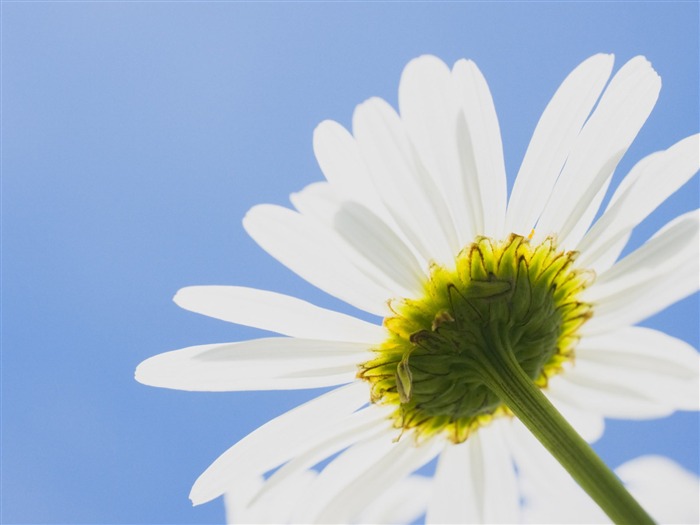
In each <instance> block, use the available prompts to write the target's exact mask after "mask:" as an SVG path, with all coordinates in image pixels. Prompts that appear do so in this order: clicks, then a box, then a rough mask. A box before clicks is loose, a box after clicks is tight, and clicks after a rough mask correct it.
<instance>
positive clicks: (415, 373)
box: [358, 234, 593, 443]
mask: <svg viewBox="0 0 700 525" xmlns="http://www.w3.org/2000/svg"><path fill="white" fill-rule="evenodd" d="M575 256H576V253H575V252H563V251H559V250H557V248H556V243H555V241H554V239H553V238H551V237H550V238H547V239H546V240H545V241H544V242H542V243H541V244H538V245H533V244H531V242H530V241H529V240H528V239H526V238H524V237H522V236H520V235H515V234H511V236H510V237H509V238H508V239H507V240H505V241H494V240H491V239H488V238H485V237H479V238H477V239H476V241H475V242H474V243H473V244H471V245H470V246H467V247H465V248H464V249H463V250H462V251H461V252H460V253H459V254H458V255H457V258H456V265H455V269H454V270H448V269H446V268H444V267H442V266H439V265H437V264H432V265H431V267H430V275H429V277H428V279H427V280H426V283H425V286H424V293H423V297H421V298H419V299H401V300H392V301H391V303H390V307H391V309H392V311H393V312H394V314H395V315H394V316H392V317H387V318H386V319H384V326H385V327H386V328H387V329H388V331H389V334H390V335H389V337H388V339H387V340H386V341H384V342H383V343H382V344H381V345H380V346H378V347H377V348H374V349H373V350H374V352H375V354H376V357H375V358H374V359H372V360H370V361H368V362H366V363H364V364H362V365H361V366H360V371H359V373H358V376H359V377H360V378H362V379H364V380H366V381H368V382H369V383H370V384H371V398H372V402H375V403H382V404H388V405H396V407H397V408H396V410H395V411H394V413H393V419H394V425H395V426H396V427H397V428H401V429H402V432H403V431H406V430H410V429H414V430H415V432H416V435H417V436H420V437H429V436H432V435H434V434H436V433H439V432H445V433H446V434H447V436H448V437H449V438H450V439H451V440H452V441H454V442H455V443H461V442H462V441H464V440H466V439H467V437H468V436H469V434H470V433H471V432H472V431H473V430H474V429H475V428H477V427H478V426H480V425H482V424H485V423H487V422H488V421H490V420H491V419H492V418H493V417H495V416H498V415H504V414H508V413H509V411H508V409H507V408H506V407H505V405H504V404H503V403H502V402H501V400H500V399H499V397H498V396H496V395H495V394H494V393H493V392H492V391H491V389H490V388H489V387H488V386H487V384H486V383H487V382H486V381H484V370H485V367H488V366H490V365H489V363H490V362H491V360H492V356H493V354H494V352H501V353H504V352H505V353H511V354H512V355H513V356H514V357H515V359H516V360H517V362H518V364H519V365H520V367H522V369H523V370H524V371H525V373H526V374H527V375H528V376H530V378H531V379H533V380H534V381H535V383H536V384H537V385H538V386H539V387H541V388H543V387H545V386H546V385H547V380H548V378H549V377H551V376H552V375H554V374H557V373H559V372H560V371H561V370H562V364H563V363H564V362H566V361H568V360H571V359H573V355H574V346H575V344H576V341H577V331H578V329H579V327H580V326H581V325H582V324H583V323H584V322H585V321H586V320H587V319H588V318H590V316H591V315H592V309H591V305H590V304H587V303H584V302H581V301H579V300H578V299H577V297H578V296H579V295H580V292H581V291H582V290H583V289H584V288H585V287H586V286H588V285H589V284H590V283H591V281H592V278H593V274H592V273H591V272H589V271H584V270H578V269H574V268H573V267H572V266H573V261H574V258H575Z"/></svg>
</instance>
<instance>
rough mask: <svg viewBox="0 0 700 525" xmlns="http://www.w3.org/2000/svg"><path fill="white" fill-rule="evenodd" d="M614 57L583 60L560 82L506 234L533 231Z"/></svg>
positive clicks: (523, 169) (519, 180) (523, 171)
mask: <svg viewBox="0 0 700 525" xmlns="http://www.w3.org/2000/svg"><path fill="white" fill-rule="evenodd" d="M613 62H614V59H613V56H612V55H604V54H598V55H595V56H592V57H591V58H589V59H588V60H585V61H584V62H583V63H582V64H581V65H579V66H578V67H577V68H576V69H574V70H573V71H572V72H571V73H570V74H569V76H568V77H566V79H565V80H564V82H563V83H562V84H561V86H560V87H559V89H558V90H557V92H556V93H555V94H554V96H553V97H552V100H551V101H550V102H549V104H547V107H546V108H545V110H544V113H542V117H541V118H540V120H539V122H538V123H537V128H535V132H534V134H533V135H532V140H531V141H530V145H529V146H528V148H527V152H526V153H525V158H524V159H523V163H522V165H521V166H520V171H519V172H518V176H517V177H516V179H515V185H514V186H513V192H512V193H511V196H510V201H509V202H508V215H507V224H506V230H507V231H508V232H515V233H520V234H521V235H528V234H529V233H530V231H531V230H532V228H534V227H535V223H536V222H537V219H538V217H539V216H540V214H541V213H542V210H543V209H544V206H545V204H546V202H547V199H548V198H549V196H550V194H551V192H552V188H553V187H554V184H555V182H556V180H557V177H558V176H559V174H560V172H561V170H562V167H563V166H564V163H565V162H566V158H567V156H568V155H569V153H570V152H571V150H572V148H573V145H574V143H575V141H576V138H577V137H578V135H579V133H580V131H581V128H582V127H583V125H584V123H585V121H586V119H587V118H588V115H589V114H590V112H591V110H592V109H593V106H594V104H595V103H596V101H597V100H598V97H599V96H600V93H601V91H602V90H603V87H605V83H606V82H607V81H608V78H609V77H610V72H611V70H612V66H613Z"/></svg>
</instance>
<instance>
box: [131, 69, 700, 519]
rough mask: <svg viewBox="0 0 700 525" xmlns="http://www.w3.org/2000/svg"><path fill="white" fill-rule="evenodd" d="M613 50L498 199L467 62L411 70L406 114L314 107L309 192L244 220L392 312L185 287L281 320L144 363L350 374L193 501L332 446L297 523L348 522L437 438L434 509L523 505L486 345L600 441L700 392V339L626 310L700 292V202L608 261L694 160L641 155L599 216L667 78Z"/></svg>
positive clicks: (561, 96)
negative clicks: (319, 115) (624, 423)
mask: <svg viewBox="0 0 700 525" xmlns="http://www.w3.org/2000/svg"><path fill="white" fill-rule="evenodd" d="M612 66H613V58H612V56H610V55H596V56H594V57H591V58H590V59H588V60H586V61H585V62H583V63H582V64H581V65H580V66H578V67H577V68H576V69H575V70H574V71H573V72H572V73H571V74H570V75H569V76H568V77H567V78H566V80H565V81H564V83H563V84H562V85H561V87H560V88H559V89H558V91H557V92H556V94H555V95H554V97H553V98H552V100H551V102H550V103H549V104H548V106H547V108H546V109H545V111H544V113H543V115H542V117H541V119H540V121H539V123H538V125H537V128H536V130H535V132H534V135H533V138H532V140H531V142H530V145H529V147H528V150H527V152H526V154H525V158H524V160H523V163H522V165H521V168H520V171H519V173H518V176H517V178H516V180H515V184H514V187H513V190H512V192H511V195H510V198H509V199H507V195H506V193H507V192H506V178H505V167H504V161H503V153H502V146H501V137H500V131H499V126H498V121H497V118H496V113H495V109H494V105H493V102H492V99H491V95H490V93H489V90H488V87H487V85H486V82H485V80H484V78H483V76H482V75H481V73H480V71H479V70H478V68H477V67H476V65H475V64H474V63H473V62H469V61H465V60H460V61H458V62H457V63H456V64H455V66H454V67H453V68H452V69H449V68H448V67H447V66H446V65H445V64H444V63H442V62H441V61H440V60H438V59H437V58H435V57H431V56H424V57H420V58H418V59H416V60H414V61H412V62H411V63H409V65H408V66H407V67H406V69H405V71H404V73H403V76H402V79H401V84H400V89H399V108H400V116H399V114H397V113H396V112H395V111H394V110H393V109H392V108H391V107H390V106H389V105H388V104H387V103H386V102H384V101H382V100H380V99H370V100H368V101H366V102H364V103H363V104H361V105H360V106H358V108H357V109H356V111H355V114H354V116H353V133H352V134H350V133H349V132H348V131H346V130H345V129H344V128H343V127H342V126H340V125H339V124H337V123H334V122H330V121H326V122H323V123H321V124H320V125H319V126H318V128H317V129H316V131H315V134H314V149H315V153H316V157H317V159H318V161H319V164H320V166H321V169H322V171H323V173H324V175H325V177H326V179H327V181H326V182H322V183H316V184H312V185H310V186H308V187H307V188H305V189H304V190H302V191H301V192H299V193H297V194H294V195H292V197H291V200H292V203H293V204H294V207H295V208H296V211H294V210H290V209H287V208H284V207H281V206H272V205H261V206H256V207H254V208H253V209H252V210H251V211H250V212H249V213H248V215H247V216H246V217H245V219H244V227H245V228H246V230H247V231H248V233H249V234H250V235H251V236H252V237H253V238H254V239H255V240H256V241H257V242H258V244H259V245H260V246H261V247H262V248H263V249H265V250H266V251H267V252H269V253H270V254H271V255H272V256H273V257H275V258H276V259H278V260H279V261H280V262H282V263H283V264H284V265H285V266H287V267H288V268H289V269H291V270H292V271H294V272H296V273H297V274H298V275H300V276H301V277H303V278H304V279H306V280H307V281H309V282H310V283H312V284H314V285H316V286H317V287H319V288H320V289H322V290H324V291H326V292H328V293H329V294H331V295H333V296H335V297H337V298H340V299H342V300H343V301H345V302H347V303H348V304H350V305H352V306H355V307H357V308H359V309H361V310H364V311H365V312H368V313H370V314H375V315H377V316H379V317H381V318H382V319H383V320H384V321H383V323H382V324H381V325H380V324H377V323H371V322H367V321H363V320H360V319H358V318H355V317H351V316H349V315H346V314H341V313H337V312H333V311H330V310H326V309H323V308H319V307H317V306H314V305H312V304H310V303H307V302H305V301H302V300H300V299H296V298H293V297H289V296H284V295H280V294H277V293H274V292H271V291H262V290H254V289H249V288H242V287H225V286H207V287H192V288H185V289H183V290H181V291H180V292H178V294H177V296H176V297H175V301H176V302H177V304H179V305H180V306H182V307H183V308H186V309H188V310H192V311H195V312H198V313H202V314H205V315H209V316H212V317H216V318H219V319H223V320H226V321H230V322H234V323H238V324H243V325H248V326H252V327H257V328H262V329H265V330H269V331H272V332H276V333H278V334H280V335H282V336H285V337H273V338H264V339H257V340H253V341H246V342H241V343H226V344H214V345H204V346H197V347H191V348H186V349H183V350H178V351H174V352H168V353H165V354H161V355H159V356H155V357H153V358H151V359H149V360H147V361H145V362H143V363H142V364H141V365H139V367H138V369H137V372H136V377H137V379H138V380H139V381H141V382H143V383H146V384H151V385H155V386H162V387H168V388H178V389H185V390H252V389H256V390H265V389H294V388H314V387H326V386H334V385H343V384H347V385H346V386H341V387H339V388H337V389H334V390H332V391H330V392H328V393H326V394H323V395H321V396H319V397H318V398H316V399H314V400H312V401H310V402H309V403H307V404H305V405H302V406H300V407H298V408H296V409H294V410H292V411H290V412H288V413H287V414H284V415H282V416H280V417H278V418H276V419H274V420H272V421H270V422H269V423H267V424H266V425H264V426H262V427H261V428H259V429H258V430H256V431H255V432H253V433H252V434H250V435H249V436H248V437H246V438H245V439H243V440H242V441H240V442H239V443H237V444H236V445H234V446H233V447H232V448H231V449H229V450H228V451H227V452H226V453H224V454H223V455H222V456H221V457H220V458H219V459H218V460H217V461H216V462H215V463H214V464H213V465H212V466H211V467H209V469H207V471H206V472H205V473H204V474H202V476H201V477H200V478H199V479H198V480H197V482H196V484H195V486H194V488H193V490H192V494H191V498H192V499H193V501H194V502H195V503H202V502H205V501H208V500H211V499H213V498H215V497H217V496H219V495H221V494H222V493H224V492H225V491H227V488H228V487H230V486H233V485H234V482H235V478H236V477H237V476H253V477H255V476H259V475H262V474H263V473H265V472H267V471H269V470H271V469H274V468H276V467H280V465H282V466H281V467H280V468H279V469H278V470H277V471H276V472H275V473H274V474H272V476H271V477H270V478H269V479H268V480H267V482H266V483H265V485H264V488H263V489H261V490H262V493H264V492H265V491H269V490H273V489H274V487H275V486H277V485H278V484H280V483H283V482H284V480H285V479H288V478H289V477H290V476H291V477H293V476H295V475H297V474H298V473H299V472H302V471H305V470H307V469H309V468H310V467H312V466H313V465H315V464H316V463H318V462H319V461H321V460H323V459H325V458H329V457H331V456H333V455H334V454H336V453H339V452H340V455H338V457H336V458H335V459H333V460H332V461H331V462H330V463H329V464H328V465H327V466H326V468H325V469H323V471H322V472H321V473H320V474H318V475H317V476H315V477H314V479H313V480H312V482H311V483H310V484H309V486H308V490H306V491H305V493H304V495H303V496H302V497H300V498H299V501H298V502H297V505H296V507H295V508H294V509H292V510H291V511H290V514H289V520H290V521H300V522H326V521H333V522H338V521H349V520H352V519H355V518H357V509H361V508H364V506H365V505H367V504H369V503H371V502H372V501H375V500H376V499H377V498H379V497H380V496H381V494H382V493H383V491H384V490H385V488H386V487H387V486H391V485H392V484H394V483H395V482H397V480H400V479H403V478H404V477H406V476H408V475H409V474H410V473H411V472H413V471H414V470H416V469H417V468H419V467H421V466H422V465H424V464H425V463H427V462H428V461H430V460H431V459H432V458H434V457H435V456H439V460H438V466H437V471H436V475H435V480H434V483H433V491H432V496H431V498H430V501H429V503H428V514H427V516H428V518H427V519H428V521H429V522H435V523H446V522H474V521H504V522H517V521H519V520H520V519H521V515H520V505H519V501H520V493H519V490H520V489H519V482H518V479H519V478H518V475H516V471H515V469H514V468H513V463H514V461H515V462H516V464H517V466H518V473H523V472H524V471H525V470H527V469H528V468H530V467H531V466H528V465H527V463H526V462H524V461H522V460H521V458H522V457H523V456H522V455H520V454H517V453H516V452H515V451H516V450H517V449H518V447H522V446H525V445H524V443H529V441H527V440H520V439H517V438H516V437H517V435H518V432H517V430H515V429H516V428H518V425H519V423H518V422H517V421H516V420H512V419H511V418H510V417H508V415H509V413H510V412H509V410H508V409H507V408H506V407H504V406H503V404H502V403H501V402H500V401H499V398H498V397H496V396H494V395H493V391H494V390H493V388H492V387H493V384H492V383H489V382H488V381H487V382H484V375H488V374H489V373H490V370H491V368H490V366H491V365H490V359H491V357H492V356H493V355H495V354H494V352H491V351H490V350H493V349H494V348H495V349H498V350H499V352H495V353H496V354H498V353H502V354H503V355H507V356H514V358H515V360H516V361H517V363H518V366H519V367H521V368H522V369H523V370H524V371H525V373H526V375H527V376H528V377H529V378H530V379H532V380H534V381H535V382H536V383H537V384H538V385H539V387H540V388H542V389H543V391H544V392H545V395H546V396H547V397H548V398H549V399H550V400H551V401H552V403H553V404H554V405H555V406H557V407H558V408H559V410H560V411H561V412H562V413H564V415H565V416H567V418H568V419H569V420H570V421H571V423H572V424H573V425H574V426H575V427H576V428H577V429H578V430H579V432H581V433H582V434H583V435H584V436H585V437H586V438H587V439H589V440H595V439H596V438H597V437H598V436H599V435H600V433H601V432H602V428H603V418H604V417H622V418H647V417H659V416H663V415H666V414H669V413H671V412H673V411H674V410H679V409H684V410H697V409H698V399H697V395H696V394H697V381H698V354H697V352H696V351H695V350H694V349H693V348H692V347H690V346H689V345H687V344H686V343H683V342H681V341H679V340H678V339H675V338H673V337H671V336H669V335H666V334H663V333H661V332H658V331H655V330H651V329H648V328H641V327H636V326H633V325H634V324H635V323H637V322H638V321H640V320H642V319H644V318H645V317H647V316H649V315H651V314H653V313H655V312H657V311H659V310H661V309H663V308H665V307H666V306H668V305H670V304H672V303H673V302H675V301H677V300H679V299H681V298H683V297H685V296H687V295H689V294H692V293H694V292H695V291H697V289H698V253H697V247H698V213H697V211H694V212H691V213H688V214H685V215H682V216H680V217H678V218H677V219H675V220H674V221H672V222H671V223H669V224H668V225H667V226H666V227H664V228H663V229H662V230H661V231H659V232H658V233H657V234H656V235H655V236H654V237H652V238H651V239H650V240H649V241H647V242H646V243H645V244H644V245H643V246H642V247H641V248H639V249H638V250H636V251H635V252H633V253H632V254H630V255H628V256H626V257H625V258H623V259H621V260H619V261H618V258H619V257H620V254H621V253H622V250H623V248H624V247H625V245H626V243H627V241H628V239H629V237H630V234H631V231H632V229H633V228H634V227H635V226H636V225H637V224H638V223H639V222H641V221H642V220H643V219H644V218H645V217H646V216H647V215H648V214H650V213H651V212H652V211H653V210H654V209H655V208H656V207H657V206H658V205H659V204H660V203H661V202H663V200H665V199H666V198H667V197H668V196H669V195H670V194H672V193H673V192H675V191H676V190H677V189H678V188H680V187H681V186H682V185H683V184H684V183H685V182H686V181H687V180H689V179H690V178H691V177H692V176H693V175H694V174H695V172H696V171H697V170H698V148H699V141H698V135H694V136H691V137H688V138H686V139H683V140H681V141H679V142H678V143H676V144H674V145H672V146H671V147H670V148H668V149H667V150H665V151H661V152H658V153H655V154H653V155H650V156H649V157H646V158H644V159H642V160H641V161H640V162H639V163H637V164H636V165H635V166H634V168H633V169H632V171H631V172H630V173H629V174H628V175H627V177H626V178H625V179H624V181H623V182H622V183H621V184H620V186H619V187H618V188H617V189H616V190H615V192H614V193H613V195H612V198H611V199H610V201H609V203H608V205H607V207H606V208H605V209H604V210H603V211H602V214H601V215H600V217H599V218H598V219H597V220H596V221H595V222H594V219H595V218H596V216H597V215H598V213H599V210H600V207H601V203H602V202H603V199H604V197H605V195H606V192H607V190H608V186H609V184H610V181H611V178H612V175H613V172H614V170H615V168H616V166H617V164H618V162H619V160H620V158H621V157H622V156H623V155H624V153H625V152H626V150H627V149H628V147H629V146H630V144H631V143H632V141H633V140H634V138H635V136H636V134H637V133H638V131H639V129H640V128H641V126H642V125H643V123H644V121H645V120H646V118H647V116H648V114H649V113H650V111H651V109H652V108H653V106H654V104H655V102H656V99H657V96H658V93H659V90H660V85H661V83H660V79H659V77H658V75H657V74H656V73H655V72H654V70H653V69H652V68H651V66H650V64H649V63H648V62H647V61H646V60H645V59H644V58H642V57H637V58H634V59H632V60H631V61H629V62H628V63H626V64H625V65H624V66H623V67H622V68H621V69H620V70H619V71H618V72H617V73H616V74H615V75H614V77H613V78H612V79H611V80H610V81H609V78H610V74H611V71H612ZM608 81H609V82H608ZM501 349H502V350H503V352H500V350H501ZM479 367H480V368H479ZM475 370H477V371H479V374H480V375H474V371H475ZM409 433H410V434H412V435H413V436H417V437H418V438H419V439H412V438H410V436H408V435H407V434H409ZM399 438H400V439H399ZM535 443H536V442H535ZM527 446H529V445H527Z"/></svg>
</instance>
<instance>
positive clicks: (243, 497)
mask: <svg viewBox="0 0 700 525" xmlns="http://www.w3.org/2000/svg"><path fill="white" fill-rule="evenodd" d="M315 478H316V472H314V471H313V470H306V471H303V472H299V473H297V474H296V475H295V476H294V477H293V478H290V479H288V480H286V482H285V483H284V484H282V485H280V486H279V487H277V488H276V490H274V491H269V492H267V493H266V494H265V497H263V498H261V499H260V500H258V501H255V502H252V501H251V500H252V498H251V495H252V494H253V493H255V492H257V491H258V490H259V489H260V487H261V486H263V484H264V485H267V482H266V481H264V480H263V478H262V477H261V476H249V477H247V478H246V479H240V480H239V482H238V483H237V486H236V487H233V488H231V489H230V490H229V491H227V492H226V494H224V503H225V505H226V521H227V523H230V524H231V525H234V524H236V525H240V524H245V523H270V524H280V523H289V518H290V516H291V515H292V513H293V511H294V507H295V506H296V503H297V502H298V501H299V499H300V497H301V495H302V494H303V493H304V491H305V490H306V489H307V487H308V486H309V485H310V484H311V483H312V482H313V481H314V479H315Z"/></svg>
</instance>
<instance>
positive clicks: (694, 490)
mask: <svg viewBox="0 0 700 525" xmlns="http://www.w3.org/2000/svg"><path fill="white" fill-rule="evenodd" d="M537 445H538V444H537V443H532V446H531V447H529V454H527V455H525V454H519V455H518V465H519V466H521V467H522V468H521V469H520V470H519V474H520V476H519V477H520V482H521V486H522V489H523V496H524V506H523V513H524V518H525V522H526V523H570V524H580V523H610V518H608V517H607V516H606V515H605V514H604V513H603V511H602V510H601V509H600V508H599V507H598V506H597V505H596V504H595V503H594V502H593V500H591V498H590V497H589V496H588V495H587V494H586V493H585V492H584V491H583V489H582V488H581V487H579V486H578V485H577V484H576V483H575V482H574V481H573V479H571V477H570V476H569V475H568V474H567V473H566V472H565V471H564V469H563V468H561V466H560V465H558V464H557V463H556V462H554V461H553V460H552V458H551V455H549V454H547V453H546V451H544V449H543V448H542V447H541V446H539V447H538V446H537ZM521 460H522V461H521ZM615 473H616V474H617V475H618V476H619V477H620V480H621V481H622V482H623V483H624V484H625V486H626V488H627V489H628V490H629V491H630V494H632V496H633V497H634V498H635V499H636V500H637V501H638V502H639V503H640V504H641V505H642V507H644V509H645V510H646V511H647V512H649V514H650V515H651V516H652V518H654V520H656V521H657V522H658V523H697V522H698V501H699V499H700V493H699V492H698V489H699V488H700V486H699V481H700V480H699V479H698V477H697V476H695V475H694V474H692V473H690V472H688V471H686V470H684V469H683V468H682V467H680V466H679V465H678V464H676V463H675V462H673V461H671V460H669V459H668V458H664V457H661V456H641V457H639V458H635V459H633V460H631V461H628V462H627V463H625V464H623V465H621V466H619V467H618V468H616V469H615Z"/></svg>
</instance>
